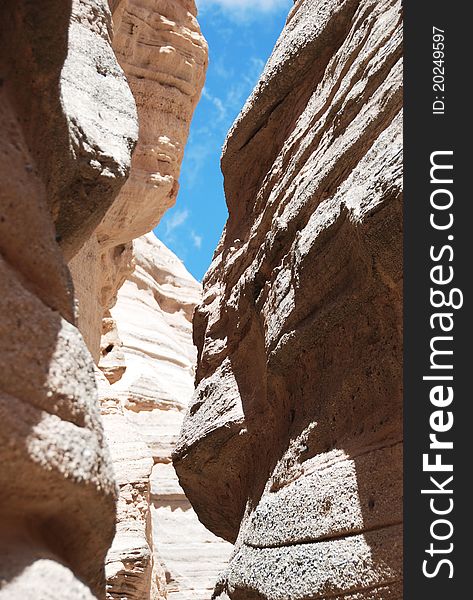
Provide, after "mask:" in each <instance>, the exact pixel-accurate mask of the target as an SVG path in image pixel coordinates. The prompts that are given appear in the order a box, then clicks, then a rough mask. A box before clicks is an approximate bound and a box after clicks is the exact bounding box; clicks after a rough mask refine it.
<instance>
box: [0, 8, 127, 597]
mask: <svg viewBox="0 0 473 600" xmlns="http://www.w3.org/2000/svg"><path fill="white" fill-rule="evenodd" d="M109 26H110V13H109V10H108V7H107V5H106V3H105V2H104V1H102V0H88V1H85V0H84V1H79V0H74V1H73V2H72V3H71V2H67V1H64V0H63V1H59V0H53V1H52V2H49V3H47V5H46V4H45V3H34V2H26V1H25V2H24V1H22V0H15V1H14V2H13V1H4V2H2V3H1V5H0V57H1V58H0V131H1V136H0V148H1V154H2V160H1V161H0V288H1V294H0V486H1V489H2V494H1V498H0V515H1V517H0V597H1V598H8V600H16V599H18V600H20V599H21V600H25V599H26V600H30V599H31V600H32V599H33V598H34V599H35V600H38V599H40V600H42V599H46V598H48V599H49V598H64V597H67V598H70V599H71V600H76V599H77V600H78V599H85V598H87V599H89V598H91V597H92V594H95V595H96V596H97V597H99V598H102V597H104V592H105V586H104V583H105V580H104V558H105V554H106V551H107V549H108V547H109V545H110V542H111V540H112V538H113V535H114V528H115V525H114V520H115V495H116V489H115V483H114V480H113V474H112V470H111V467H110V461H109V456H108V451H107V450H106V448H105V444H104V436H103V430H102V425H101V422H100V416H99V410H98V402H97V390H96V384H95V378H94V370H93V362H92V359H91V357H90V354H89V352H88V351H87V349H86V346H85V344H84V342H83V339H82V336H81V335H80V333H79V331H78V329H77V328H76V327H75V316H74V303H73V292H72V289H73V288H72V286H71V281H70V276H69V272H68V270H67V267H66V264H65V262H64V256H66V257H69V256H71V255H72V254H73V252H74V251H76V249H77V248H78V247H80V245H81V244H82V243H84V241H85V240H86V239H87V236H88V235H89V234H90V232H91V230H92V229H93V228H94V227H95V226H96V225H97V224H98V222H99V221H100V220H101V219H102V217H103V215H104V214H105V212H106V210H107V208H108V207H109V206H110V203H111V202H112V201H113V199H114V196H115V195H116V193H117V192H118V190H119V188H120V186H121V185H122V184H123V182H124V180H125V177H126V175H127V173H128V170H129V167H130V155H131V150H132V148H133V146H134V143H135V141H136V134H137V124H136V112H135V104H134V101H133V98H132V95H131V92H130V90H129V87H128V85H127V82H126V79H125V77H124V75H123V72H122V70H121V69H120V67H119V66H118V63H117V62H116V59H115V57H114V54H113V51H112V49H111V47H110V39H109ZM72 73H74V77H73V76H72ZM115 102H116V103H117V104H116V105H115ZM100 111H101V112H100ZM99 112H100V114H99ZM57 241H59V242H60V244H61V247H62V252H61V251H60V248H59V246H58V244H57ZM66 565H67V566H66ZM87 586H89V587H87ZM89 588H90V589H89Z"/></svg>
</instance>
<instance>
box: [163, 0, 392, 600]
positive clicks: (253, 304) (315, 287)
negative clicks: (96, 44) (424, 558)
mask: <svg viewBox="0 0 473 600" xmlns="http://www.w3.org/2000/svg"><path fill="white" fill-rule="evenodd" d="M401 108H402V15H401V3H400V2H399V1H396V0H391V1H389V0H381V1H378V0H330V1H328V2H322V1H314V0H299V1H298V2H296V3H295V6H294V8H293V10H292V11H291V13H290V15H289V18H288V22H287V24H286V27H285V29H284V31H283V33H282V35H281V37H280V39H279V41H278V42H277V44H276V47H275V49H274V52H273V54H272V56H271V58H270V59H269V62H268V64H267V65H266V68H265V71H264V73H263V75H262V78H261V80H260V82H259V83H258V85H257V86H256V89H255V91H254V93H253V95H252V96H251V97H250V99H249V100H248V102H247V104H246V105H245V107H244V109H243V111H242V113H241V114H240V116H239V117H238V119H237V121H236V123H235V125H234V126H233V128H232V130H231V131H230V134H229V137H228V139H227V142H226V147H225V149H224V154H223V159H222V166H223V172H224V177H225V191H226V197H227V204H228V207H229V213H230V214H229V220H228V223H227V226H226V229H225V232H224V234H223V236H222V239H221V242H220V244H219V247H218V249H217V252H216V256H215V258H214V261H213V263H212V266H211V268H210V270H209V272H208V273H207V275H206V278H205V280H204V299H203V302H202V304H201V305H200V307H199V308H198V310H197V313H196V315H195V318H194V339H195V342H196V344H197V346H198V352H199V355H198V368H197V390H196V393H195V395H194V398H193V401H192V404H191V406H190V409H189V412H188V413H187V416H186V419H185V422H184V426H183V430H182V434H181V437H180V440H179V444H178V448H177V451H176V453H175V456H174V464H175V467H176V470H177V472H178V475H179V479H180V482H181V484H182V486H183V488H184V490H185V492H186V494H187V496H188V498H189V499H190V500H191V502H192V504H193V506H194V508H195V510H196V511H197V514H198V515H199V518H200V519H201V520H202V522H203V523H204V524H205V525H206V526H207V527H209V528H210V529H211V530H212V531H213V532H215V533H216V534H218V535H220V536H222V537H224V538H225V539H227V540H229V541H232V542H234V541H236V544H237V545H236V551H235V555H234V556H233V558H232V560H231V562H230V566H229V569H228V570H227V572H226V574H225V575H224V576H223V577H222V578H221V580H220V581H219V582H218V584H217V587H216V591H215V597H218V598H221V599H222V600H223V599H232V600H263V599H266V600H288V599H290V600H305V599H306V598H309V597H310V598H320V599H323V598H334V597H336V598H344V599H346V600H348V599H350V600H355V599H357V600H358V599H360V600H361V599H364V600H368V599H373V600H374V599H378V600H387V599H388V598H390V599H391V598H392V599H396V600H400V599H401V598H402V537H401V536H402V527H401V523H402V502H401V498H402V455H401V451H402V397H401V389H400V387H401V381H402V373H401V362H402V304H401V303H402V262H401V261H402V233H401V229H402V217H401V189H402V188H401V186H402V137H401V136H402V121H401Z"/></svg>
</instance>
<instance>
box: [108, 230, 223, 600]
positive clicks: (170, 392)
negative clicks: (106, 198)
mask: <svg viewBox="0 0 473 600" xmlns="http://www.w3.org/2000/svg"><path fill="white" fill-rule="evenodd" d="M133 246H134V256H135V263H136V267H135V270H134V271H133V273H132V275H131V276H130V277H129V279H128V280H127V281H126V282H125V284H124V285H123V287H122V288H121V289H120V291H119V292H118V299H117V303H116V305H115V307H114V308H113V309H112V311H111V314H112V317H113V319H114V322H115V323H116V326H117V334H118V338H119V339H120V344H121V352H122V353H123V356H124V362H125V365H126V369H125V371H124V374H123V376H122V377H121V378H120V379H119V380H117V381H115V382H114V383H113V384H112V385H110V384H109V383H108V381H106V380H105V378H102V381H101V385H100V387H99V390H100V396H101V399H102V406H103V408H102V410H103V413H104V417H103V418H104V423H105V429H106V432H107V437H108V439H109V441H110V445H111V452H112V458H113V462H114V466H115V472H116V474H117V478H118V483H119V486H120V498H119V504H118V507H119V508H118V524H117V535H116V537H115V540H114V543H113V546H112V548H111V550H110V552H109V555H108V558H107V577H108V597H109V598H123V597H125V598H127V600H132V599H135V598H136V599H139V600H143V599H144V598H152V599H153V600H158V599H160V598H162V597H166V593H167V598H169V599H174V600H180V599H181V598H182V599H184V598H186V599H189V598H193V599H194V600H200V599H201V598H202V599H204V598H210V595H211V588H212V587H213V583H214V582H215V579H216V577H217V574H218V572H219V570H220V569H221V568H223V566H224V564H225V561H226V558H227V557H228V554H229V552H230V550H231V546H230V544H227V543H226V542H223V540H219V539H218V538H215V536H213V535H212V534H211V533H210V532H207V531H206V530H205V529H204V527H203V526H202V525H201V524H200V523H199V522H198V520H197V517H196V516H195V513H194V512H193V510H192V509H191V506H190V504H189V502H188V501H187V499H186V498H185V496H184V493H183V492H182V490H181V489H180V487H179V485H178V483H177V477H176V475H175V473H174V469H173V467H172V464H171V451H172V449H173V447H174V445H175V442H176V439H177V436H178V433H179V430H180V427H181V424H182V420H183V416H184V411H185V408H186V406H187V403H188V401H189V400H190V398H191V396H192V393H193V389H194V386H193V378H194V369H195V359H196V350H195V347H194V346H193V344H192V326H191V321H192V314H193V311H194V308H195V306H196V305H197V304H198V303H199V302H200V300H201V286H200V284H198V283H197V282H196V281H195V280H194V279H193V277H192V276H191V275H190V274H189V273H188V272H187V271H186V269H185V268H184V266H183V265H182V263H181V262H180V261H179V260H178V259H177V258H176V257H175V256H174V255H173V254H172V252H170V251H169V250H168V249H167V248H166V247H165V246H164V245H163V244H162V243H161V242H160V241H159V240H158V239H157V238H156V237H155V236H154V234H149V235H146V236H144V237H142V238H139V239H138V240H135V241H134V242H133ZM118 338H117V339H118ZM112 355H113V349H111V350H110V352H109V356H112ZM120 360H121V359H120ZM107 361H108V362H107V365H108V366H107V369H110V364H111V361H110V360H109V359H108V357H107ZM101 366H102V362H101ZM153 464H154V467H153ZM150 506H151V513H150Z"/></svg>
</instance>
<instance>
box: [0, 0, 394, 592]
mask: <svg viewBox="0 0 473 600" xmlns="http://www.w3.org/2000/svg"><path fill="white" fill-rule="evenodd" d="M197 9H199V14H198V10H197ZM0 17H2V18H1V19H0V23H3V25H2V31H1V33H2V37H1V39H0V41H1V46H0V47H1V49H2V55H1V56H0V102H1V108H2V112H1V113H0V127H1V130H2V132H3V133H4V136H3V141H1V142H0V144H1V146H0V147H1V149H2V152H3V155H4V157H5V160H4V161H3V163H0V169H1V172H0V176H1V177H0V180H1V182H2V183H0V186H1V188H0V191H1V195H0V277H1V282H2V289H3V290H5V292H4V294H3V295H2V296H1V297H0V333H1V334H2V344H1V346H2V349H1V350H0V367H1V369H0V416H1V419H0V459H1V460H0V464H1V465H2V467H1V468H0V484H1V486H2V489H4V490H5V493H4V497H3V498H2V500H1V504H0V509H2V511H3V512H2V515H3V516H2V520H1V522H0V600H29V599H30V598H36V597H38V598H41V600H43V598H44V599H45V600H46V599H47V600H49V598H51V600H56V599H57V600H59V598H65V597H67V598H70V600H253V599H254V600H256V599H258V600H305V599H306V598H319V599H321V600H323V599H324V598H335V597H336V598H340V599H346V600H355V599H356V600H388V599H389V600H400V599H401V597H402V548H401V538H402V530H401V524H402V506H401V498H402V409H401V391H400V388H401V385H400V384H401V364H402V360H401V355H400V352H401V349H402V310H401V305H400V303H401V291H400V290H401V284H402V259H401V256H402V251H401V250H402V247H401V244H402V172H401V171H402V169H401V164H400V161H401V148H402V141H401V134H402V129H401V111H402V79H401V74H402V49H401V48H402V14H401V3H400V2H399V1H397V0H381V1H380V0H376V1H375V0H329V1H327V2H316V1H313V0H297V1H294V2H293V1H292V0H275V1H274V2H271V1H268V0H251V1H250V0H197V5H196V3H195V2H194V0H64V2H63V3H62V4H61V0H54V1H52V2H51V3H50V4H49V5H48V7H47V8H44V12H41V10H40V9H39V8H38V6H36V5H34V4H32V3H31V2H28V0H18V1H13V0H6V1H5V3H4V5H3V6H2V7H1V8H0ZM5 23H11V24H12V27H11V28H10V29H8V28H6V27H5ZM53 23H56V27H52V24H53ZM209 57H210V64H209ZM26 200H28V202H26ZM6 349H8V351H7V350H6ZM7 524H8V526H7ZM3 559H4V560H3Z"/></svg>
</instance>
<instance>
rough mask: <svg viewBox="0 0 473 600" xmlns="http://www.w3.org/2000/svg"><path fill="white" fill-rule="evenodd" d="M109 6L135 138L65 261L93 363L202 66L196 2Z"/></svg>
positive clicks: (167, 171)
mask: <svg viewBox="0 0 473 600" xmlns="http://www.w3.org/2000/svg"><path fill="white" fill-rule="evenodd" d="M110 4H111V8H112V10H113V27H114V37H113V48H114V50H115V53H116V55H117V57H118V60H119V62H120V64H121V66H122V67H123V70H124V71H125V73H126V76H127V79H128V81H129V83H130V87H131V90H132V92H133V96H134V98H135V100H136V105H137V109H138V118H139V123H140V134H139V140H138V144H137V147H136V150H135V152H134V154H133V159H132V168H131V174H130V177H129V179H128V181H127V182H126V184H125V185H124V186H123V188H122V190H121V192H120V194H119V196H118V198H117V199H116V200H115V202H114V203H113V206H112V207H111V208H110V210H109V211H108V212H107V214H106V216H105V218H104V219H103V221H102V222H101V223H100V225H99V227H98V228H97V230H96V232H95V235H94V236H93V237H92V238H91V239H90V240H89V241H88V243H87V244H86V245H85V246H84V247H83V249H82V251H81V252H80V253H79V255H78V256H76V258H75V259H74V260H73V261H72V262H71V264H70V267H71V271H72V275H73V278H74V282H75V285H76V294H77V297H78V301H79V326H80V329H81V332H82V334H83V335H84V338H85V340H86V342H87V345H88V347H89V349H90V351H91V353H92V355H93V357H94V359H95V360H96V361H98V360H99V348H100V335H101V331H102V325H101V323H102V318H103V317H104V315H105V316H106V313H107V311H108V310H109V308H110V307H111V306H112V305H113V303H114V301H115V295H116V292H117V290H118V289H119V288H120V286H121V285H122V284H123V282H124V281H125V279H126V277H127V276H128V274H129V273H130V272H131V270H132V264H131V241H132V240H133V239H135V238H138V237H140V236H142V235H144V234H145V233H147V232H148V231H151V230H152V229H153V228H154V227H155V226H156V225H157V223H158V222H159V221H160V219H161V217H162V215H163V214H164V212H165V211H166V210H167V209H168V208H169V207H170V206H172V205H173V204H174V202H175V200H176V196H177V192H178V189H179V185H178V177H179V171H180V166H181V162H182V158H183V154H184V146H185V143H186V141H187V136H188V134H189V126H190V122H191V118H192V114H193V112H194V109H195V107H196V105H197V102H198V100H199V98H200V93H201V91H202V87H203V85H204V79H205V72H206V68H207V62H208V49H207V44H206V42H205V39H204V38H203V36H202V34H201V32H200V28H199V24H198V22H197V19H196V8H195V3H194V0H121V1H115V2H111V3H110Z"/></svg>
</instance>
